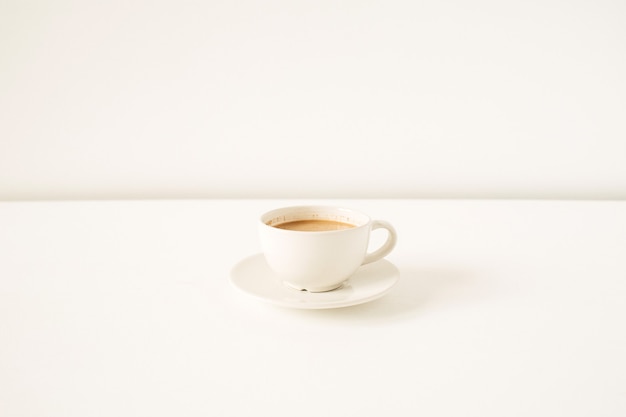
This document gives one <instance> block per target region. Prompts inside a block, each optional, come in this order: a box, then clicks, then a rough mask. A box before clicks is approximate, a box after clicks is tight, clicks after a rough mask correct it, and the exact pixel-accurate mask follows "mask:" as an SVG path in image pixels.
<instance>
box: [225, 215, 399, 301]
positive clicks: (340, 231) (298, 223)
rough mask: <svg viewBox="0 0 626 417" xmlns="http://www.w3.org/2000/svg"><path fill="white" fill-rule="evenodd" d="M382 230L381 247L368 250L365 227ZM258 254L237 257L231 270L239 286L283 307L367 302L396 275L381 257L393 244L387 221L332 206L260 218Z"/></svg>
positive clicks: (382, 292) (383, 291)
mask: <svg viewBox="0 0 626 417" xmlns="http://www.w3.org/2000/svg"><path fill="white" fill-rule="evenodd" d="M380 228H382V229H386V230H387V233H388V236H387V240H386V241H385V243H383V244H382V246H381V247H380V248H379V249H377V250H375V251H373V252H371V253H368V252H367V250H368V245H369V237H370V232H371V231H372V230H375V229H380ZM259 237H260V241H261V247H262V249H263V253H259V254H256V255H253V256H250V257H248V258H245V259H243V260H241V261H240V262H239V263H237V264H236V265H235V266H234V267H233V269H232V270H231V273H230V282H231V284H232V285H233V286H234V287H235V288H236V289H238V290H240V291H242V292H243V293H245V294H247V295H249V296H252V297H254V298H256V299H259V300H261V301H265V302H269V303H272V304H275V305H279V306H282V307H290V308H300V309H328V308H339V307H348V306H353V305H357V304H362V303H366V302H369V301H372V300H375V299H377V298H380V297H382V296H383V295H385V294H386V293H387V292H388V291H389V290H390V289H391V288H392V287H393V286H394V285H395V284H396V283H397V282H398V280H399V278H400V273H399V271H398V269H397V268H396V267H395V266H394V265H393V264H392V263H391V262H389V261H387V260H385V259H383V258H384V257H385V256H386V255H387V254H389V253H390V252H391V250H392V249H393V248H394V246H395V244H396V240H397V234H396V231H395V229H394V228H393V226H392V225H391V224H389V223H388V222H386V221H383V220H372V219H370V218H369V216H367V215H365V214H364V213H361V212H358V211H355V210H350V209H345V208H341V207H331V206H297V207H284V208H279V209H276V210H272V211H270V212H267V213H265V214H264V215H263V216H261V219H260V221H259Z"/></svg>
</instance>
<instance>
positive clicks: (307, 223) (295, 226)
mask: <svg viewBox="0 0 626 417" xmlns="http://www.w3.org/2000/svg"><path fill="white" fill-rule="evenodd" d="M274 227H277V228H279V229H285V230H297V231H301V232H327V231H330V230H344V229H351V228H353V227H355V226H354V225H353V224H350V223H343V222H337V221H334V220H294V221H292V222H286V223H281V224H277V225H274Z"/></svg>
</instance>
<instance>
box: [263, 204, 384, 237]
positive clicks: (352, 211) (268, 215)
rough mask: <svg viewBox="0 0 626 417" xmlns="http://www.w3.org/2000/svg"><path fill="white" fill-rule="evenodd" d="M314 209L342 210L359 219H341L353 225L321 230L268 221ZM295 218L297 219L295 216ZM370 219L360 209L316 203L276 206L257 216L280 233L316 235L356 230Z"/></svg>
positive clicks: (266, 225)
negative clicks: (283, 227) (345, 227)
mask: <svg viewBox="0 0 626 417" xmlns="http://www.w3.org/2000/svg"><path fill="white" fill-rule="evenodd" d="M315 210H318V211H327V212H343V213H346V214H351V215H352V216H353V217H358V218H359V219H360V221H357V222H352V221H348V220H341V221H343V222H344V223H350V224H353V225H354V227H351V228H349V229H341V230H323V231H308V230H287V229H280V228H278V227H274V226H273V225H272V224H270V223H269V222H270V220H271V219H272V218H275V217H276V216H285V215H286V213H292V212H294V211H301V212H305V211H315ZM282 212H284V213H285V214H282ZM283 219H284V217H283ZM295 219H297V217H296V218H295ZM303 220H304V219H303ZM287 221H289V220H287ZM355 221H356V219H355ZM371 221H372V219H371V218H370V216H368V215H367V214H365V213H363V212H362V211H360V210H355V209H352V208H348V207H344V206H333V205H318V204H312V205H296V206H284V207H278V208H275V209H272V210H269V211H266V212H265V213H263V214H262V215H261V216H260V217H259V222H260V223H261V225H263V226H265V227H268V228H270V229H272V230H276V231H279V232H281V233H298V234H316V235H319V234H328V233H342V232H344V233H345V232H350V231H353V230H356V229H361V228H363V227H366V226H367V225H368V224H370V222H371ZM284 222H285V220H284V221H283V222H277V223H275V224H281V223H284Z"/></svg>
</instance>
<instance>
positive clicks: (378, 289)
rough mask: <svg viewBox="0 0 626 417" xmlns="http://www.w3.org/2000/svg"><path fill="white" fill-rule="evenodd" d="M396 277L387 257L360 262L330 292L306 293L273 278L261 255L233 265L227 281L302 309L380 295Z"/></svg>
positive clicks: (362, 300)
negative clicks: (352, 271) (347, 277)
mask: <svg viewBox="0 0 626 417" xmlns="http://www.w3.org/2000/svg"><path fill="white" fill-rule="evenodd" d="M399 278H400V273H399V271H398V269H397V268H396V267H395V266H394V265H393V264H392V263H391V262H389V261H387V260H384V259H383V260H380V261H378V262H374V263H371V264H368V265H364V266H362V267H361V268H359V269H358V270H357V272H355V273H354V275H353V276H352V277H350V279H348V280H347V281H346V282H344V283H343V285H342V286H341V287H340V288H338V289H336V290H332V291H328V292H318V293H310V292H308V291H298V290H295V289H292V288H289V287H287V286H286V285H285V284H283V283H282V282H281V281H279V280H278V278H276V276H275V275H274V273H273V271H272V270H271V269H270V268H269V266H268V265H267V263H266V262H265V258H264V257H263V254H256V255H253V256H250V257H249V258H245V259H243V260H242V261H241V262H239V263H238V264H237V265H235V266H234V267H233V269H232V270H231V273H230V282H231V283H232V284H233V286H234V287H235V288H237V289H238V290H240V291H242V292H244V293H246V294H248V295H250V296H252V297H255V298H257V299H260V300H262V301H266V302H269V303H272V304H276V305H279V306H283V307H292V308H303V309H323V308H338V307H348V306H353V305H356V304H362V303H366V302H368V301H372V300H375V299H377V298H380V297H382V296H383V295H385V293H387V291H389V290H390V289H391V288H392V287H393V286H394V285H395V284H396V283H397V282H398V279H399Z"/></svg>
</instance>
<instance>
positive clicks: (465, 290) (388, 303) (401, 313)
mask: <svg viewBox="0 0 626 417" xmlns="http://www.w3.org/2000/svg"><path fill="white" fill-rule="evenodd" d="M484 285H485V280H484V279H481V277H479V276H477V275H476V274H474V273H472V272H471V271H466V270H462V269H435V268H432V269H431V268H425V269H406V270H404V269H401V270H400V281H399V282H398V284H397V285H396V286H395V287H394V288H393V289H392V290H391V291H390V292H389V293H388V294H386V295H385V296H383V297H382V298H380V299H378V300H375V301H372V302H369V303H365V304H360V305H356V306H352V307H345V308H337V309H329V310H298V311H294V314H303V315H307V316H308V315H316V316H318V317H319V318H322V319H323V318H328V319H332V320H342V319H345V320H349V321H352V320H354V321H363V322H372V321H388V320H397V319H401V318H403V317H405V318H408V317H412V316H414V315H417V314H428V313H429V312H432V311H435V310H439V309H447V308H451V307H452V308H453V307H454V306H456V305H462V304H465V303H468V302H473V300H475V299H476V298H478V296H479V295H480V293H481V292H482V291H481V287H483V288H484Z"/></svg>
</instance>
